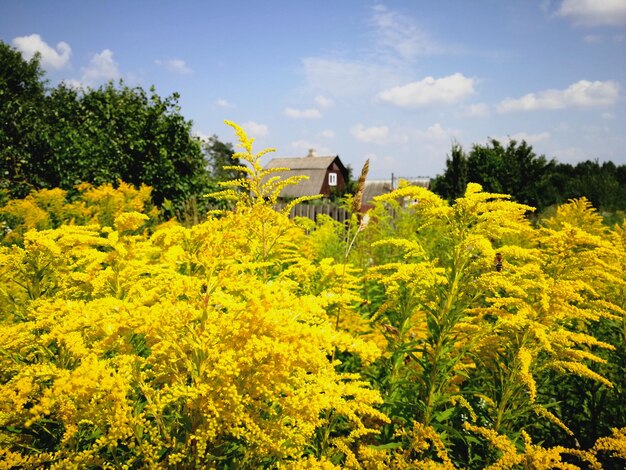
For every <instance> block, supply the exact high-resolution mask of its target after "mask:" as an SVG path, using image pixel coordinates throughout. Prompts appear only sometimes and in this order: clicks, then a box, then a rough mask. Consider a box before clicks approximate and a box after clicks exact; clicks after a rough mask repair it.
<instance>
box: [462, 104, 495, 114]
mask: <svg viewBox="0 0 626 470" xmlns="http://www.w3.org/2000/svg"><path fill="white" fill-rule="evenodd" d="M490 113H491V110H490V108H489V105H488V104H486V103H475V104H470V105H467V106H464V107H463V108H462V110H461V115H462V116H467V117H486V116H489V114H490Z"/></svg>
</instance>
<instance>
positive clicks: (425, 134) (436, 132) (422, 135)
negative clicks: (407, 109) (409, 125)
mask: <svg viewBox="0 0 626 470" xmlns="http://www.w3.org/2000/svg"><path fill="white" fill-rule="evenodd" d="M453 133H454V132H453V131H451V130H448V129H444V128H443V127H442V126H441V124H439V123H438V122H437V123H435V124H433V125H432V126H430V127H428V128H427V129H426V130H423V131H422V130H418V131H416V132H415V136H416V137H417V138H418V139H419V140H449V139H450V136H451V135H452V134H453Z"/></svg>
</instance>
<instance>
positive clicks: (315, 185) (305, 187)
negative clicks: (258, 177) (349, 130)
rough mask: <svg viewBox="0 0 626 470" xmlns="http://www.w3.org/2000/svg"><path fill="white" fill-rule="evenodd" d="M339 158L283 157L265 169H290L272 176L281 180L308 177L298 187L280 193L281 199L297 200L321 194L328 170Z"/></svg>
mask: <svg viewBox="0 0 626 470" xmlns="http://www.w3.org/2000/svg"><path fill="white" fill-rule="evenodd" d="M336 158H337V156H333V157H291V158H288V157H282V158H274V159H272V160H270V161H269V162H268V163H267V165H265V167H264V169H266V170H268V169H271V168H289V171H281V172H277V173H275V174H273V175H271V176H280V178H281V179H286V178H289V177H290V176H301V175H304V176H308V177H309V179H307V180H302V181H300V183H298V184H297V185H289V186H286V187H285V188H283V190H282V191H281V192H280V197H285V198H297V197H302V196H314V195H317V194H321V190H322V185H323V184H324V181H325V178H326V170H327V169H328V167H329V166H330V165H331V164H332V163H333V161H334V160H335V159H336Z"/></svg>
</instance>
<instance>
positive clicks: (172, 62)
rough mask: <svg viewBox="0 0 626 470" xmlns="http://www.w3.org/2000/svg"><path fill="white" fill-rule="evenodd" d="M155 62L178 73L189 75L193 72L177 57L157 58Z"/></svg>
mask: <svg viewBox="0 0 626 470" xmlns="http://www.w3.org/2000/svg"><path fill="white" fill-rule="evenodd" d="M154 63H155V64H157V65H158V66H160V67H164V68H165V69H166V70H169V71H170V72H173V73H177V74H179V75H189V74H190V73H191V72H192V70H191V69H190V68H189V66H188V65H187V64H186V63H185V61H184V60H182V59H176V58H174V59H166V60H160V59H156V60H155V61H154Z"/></svg>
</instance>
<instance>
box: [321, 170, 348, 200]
mask: <svg viewBox="0 0 626 470" xmlns="http://www.w3.org/2000/svg"><path fill="white" fill-rule="evenodd" d="M329 173H336V174H337V186H330V185H329V184H328V174H329ZM345 188H346V178H345V176H344V174H343V173H342V172H341V169H340V168H339V165H337V163H336V162H333V163H332V164H331V165H330V166H329V167H328V169H327V170H326V176H325V177H324V184H322V194H324V195H325V196H330V193H331V192H332V190H333V189H334V190H336V191H343V190H344V189H345Z"/></svg>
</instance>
